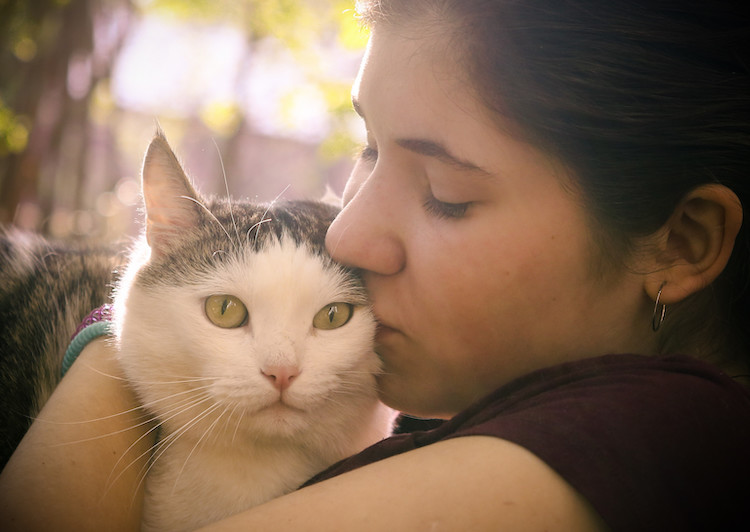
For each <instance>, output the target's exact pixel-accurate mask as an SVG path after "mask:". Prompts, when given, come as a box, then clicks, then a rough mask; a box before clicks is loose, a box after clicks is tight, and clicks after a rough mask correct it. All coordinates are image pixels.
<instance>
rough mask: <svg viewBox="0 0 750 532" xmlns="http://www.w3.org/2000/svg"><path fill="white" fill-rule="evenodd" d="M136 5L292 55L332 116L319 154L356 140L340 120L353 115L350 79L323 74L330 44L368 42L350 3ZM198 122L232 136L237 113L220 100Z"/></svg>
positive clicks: (289, 100)
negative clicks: (225, 27)
mask: <svg viewBox="0 0 750 532" xmlns="http://www.w3.org/2000/svg"><path fill="white" fill-rule="evenodd" d="M138 5H139V6H140V8H141V9H142V10H144V11H146V12H148V13H154V14H158V15H160V16H164V17H172V18H178V19H182V20H200V21H202V22H206V21H209V22H215V23H217V24H219V23H221V24H231V25H233V26H235V27H239V28H240V29H241V30H243V31H244V32H245V34H246V35H247V38H248V41H249V42H255V41H258V40H261V39H264V40H267V41H268V40H270V41H271V42H275V43H276V44H277V45H278V46H279V47H280V48H283V49H286V50H288V51H290V52H291V53H292V54H293V56H294V57H295V59H296V62H297V64H298V66H299V68H300V70H301V71H302V72H303V73H304V74H305V76H306V77H307V79H308V85H309V86H311V87H313V88H314V89H316V90H317V91H318V93H320V94H321V95H322V97H323V99H324V100H325V102H326V104H327V107H328V110H329V112H330V113H331V117H332V118H331V124H332V130H331V133H330V136H329V138H327V139H325V140H324V142H323V144H322V146H321V150H320V153H321V155H322V156H323V157H324V158H326V159H328V158H335V157H341V156H342V155H349V154H350V153H351V152H352V150H353V149H354V146H355V141H354V139H353V138H352V136H351V133H350V132H349V129H348V128H347V126H346V124H347V121H346V120H345V119H344V117H345V116H346V115H347V114H350V113H351V102H350V87H351V80H345V81H342V80H331V79H328V78H327V77H326V75H325V74H324V72H325V65H326V63H327V62H328V61H329V60H330V57H329V56H328V54H329V53H330V46H331V45H335V46H338V47H339V48H341V49H343V50H348V51H361V50H363V49H364V46H365V44H366V42H367V32H366V31H365V30H364V29H363V28H362V27H361V25H360V23H359V21H358V20H357V19H356V18H355V15H354V0H140V1H139V2H138ZM308 90H309V89H308ZM300 96H301V93H300V91H292V92H291V93H289V94H286V95H283V98H282V102H283V106H284V108H285V113H288V114H291V113H293V112H294V109H295V103H296V102H297V101H298V100H297V98H298V97H300ZM201 118H202V119H203V120H204V122H205V123H206V125H208V126H209V127H211V128H212V129H213V130H214V131H216V132H217V133H220V134H224V135H230V134H232V133H233V132H234V131H235V130H236V127H237V125H238V118H239V115H238V109H237V107H236V106H235V105H233V104H232V102H221V103H217V104H216V105H211V106H210V107H209V108H207V109H205V110H204V112H203V113H202V117H201Z"/></svg>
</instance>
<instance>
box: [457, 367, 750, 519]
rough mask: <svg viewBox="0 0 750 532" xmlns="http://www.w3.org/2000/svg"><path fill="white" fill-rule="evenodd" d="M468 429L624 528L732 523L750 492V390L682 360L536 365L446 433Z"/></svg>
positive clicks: (710, 369) (715, 371) (739, 516)
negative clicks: (531, 458) (520, 455)
mask: <svg viewBox="0 0 750 532" xmlns="http://www.w3.org/2000/svg"><path fill="white" fill-rule="evenodd" d="M470 435H486V436H495V437H498V438H503V439H506V440H509V441H512V442H514V443H516V444H518V445H520V446H522V447H523V448H525V449H527V450H529V451H530V452H532V453H534V454H535V455H536V456H538V457H539V458H540V459H541V460H543V461H544V462H545V463H546V464H547V465H549V466H550V467H551V468H553V469H554V470H555V471H557V472H558V473H559V474H560V475H561V476H562V477H563V478H565V479H566V481H568V482H569V483H570V484H571V485H572V486H573V487H574V488H575V489H576V490H578V491H579V492H580V493H581V494H582V495H583V496H584V497H585V498H586V499H587V500H588V501H590V502H591V503H592V505H593V506H594V508H596V509H597V511H598V512H599V513H600V514H601V515H602V516H604V517H605V520H607V522H608V523H609V524H611V525H617V526H621V527H622V528H624V529H639V530H643V529H666V528H670V527H674V526H675V524H676V523H683V524H684V526H686V527H691V526H695V525H696V523H706V524H708V523H711V522H714V523H716V522H719V521H717V519H719V517H717V516H722V518H725V519H727V525H728V526H729V525H733V524H735V523H734V521H735V520H736V519H742V518H743V517H742V514H743V512H741V508H743V507H744V502H743V501H744V500H746V499H747V497H750V492H749V491H748V487H747V483H746V479H747V478H748V477H749V476H750V461H748V459H747V457H746V450H747V449H748V448H749V446H750V395H749V394H748V391H747V389H746V388H744V387H743V386H741V385H740V384H737V383H736V382H735V381H734V379H733V378H732V377H731V376H729V375H726V374H725V373H723V372H722V371H721V370H719V369H718V368H715V367H714V366H712V365H710V364H706V363H705V362H702V361H699V360H695V359H692V358H689V357H685V356H665V357H646V356H637V355H611V356H605V357H598V358H594V359H586V360H582V361H578V362H573V363H569V364H563V365H560V366H557V367H553V368H548V369H545V370H542V371H539V372H535V373H534V374H530V375H528V376H526V377H524V378H522V379H519V380H518V381H516V382H514V383H510V384H509V385H508V386H506V387H503V388H501V389H499V390H497V391H496V392H495V393H494V394H492V395H491V396H490V397H488V398H486V399H485V400H484V401H483V403H482V404H481V405H479V406H478V407H476V408H475V411H474V412H473V413H472V414H471V415H469V416H467V419H465V420H464V422H463V424H462V426H460V427H457V428H456V430H455V431H454V432H453V433H452V434H451V435H450V436H448V437H451V438H453V437H458V436H470ZM634 508H638V509H639V510H638V511H637V512H634V511H633V509H634ZM644 519H646V520H647V522H648V523H649V524H648V526H646V527H645V528H644ZM617 526H615V528H616V527H617ZM677 528H680V527H679V526H678V527H677Z"/></svg>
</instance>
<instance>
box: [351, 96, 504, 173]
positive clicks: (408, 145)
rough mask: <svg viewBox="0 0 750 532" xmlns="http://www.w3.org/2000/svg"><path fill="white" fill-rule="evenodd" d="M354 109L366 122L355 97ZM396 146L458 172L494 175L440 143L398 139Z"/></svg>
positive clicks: (353, 101)
mask: <svg viewBox="0 0 750 532" xmlns="http://www.w3.org/2000/svg"><path fill="white" fill-rule="evenodd" d="M352 107H353V108H354V111H355V112H356V113H357V114H358V115H359V116H360V117H361V118H362V119H363V120H364V118H365V113H364V111H363V110H362V106H361V105H360V103H359V101H358V100H357V99H356V98H354V97H352ZM396 144H398V145H399V146H401V147H402V148H404V149H406V150H409V151H411V152H414V153H418V154H420V155H426V156H427V157H432V158H434V159H437V160H438V161H440V162H441V163H443V164H446V165H448V166H452V167H453V168H456V169H458V170H462V171H468V172H472V173H475V174H478V175H481V176H483V177H489V176H491V175H492V174H491V173H490V172H488V171H487V170H484V169H483V168H481V167H479V166H477V165H476V164H474V163H472V162H469V161H466V160H464V159H461V158H459V157H456V156H455V155H453V154H451V153H450V151H448V149H447V148H446V147H445V146H443V145H442V144H440V143H439V142H435V141H432V140H426V139H398V140H396Z"/></svg>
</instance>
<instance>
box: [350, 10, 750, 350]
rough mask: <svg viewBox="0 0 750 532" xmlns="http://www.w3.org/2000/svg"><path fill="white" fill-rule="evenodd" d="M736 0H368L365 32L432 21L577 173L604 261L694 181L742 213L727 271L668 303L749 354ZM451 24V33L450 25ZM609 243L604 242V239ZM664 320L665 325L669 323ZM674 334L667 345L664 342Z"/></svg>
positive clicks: (683, 325)
mask: <svg viewBox="0 0 750 532" xmlns="http://www.w3.org/2000/svg"><path fill="white" fill-rule="evenodd" d="M744 4H745V3H744V2H739V1H736V0H714V1H708V0H606V1H602V0H372V1H366V2H361V3H360V5H359V6H358V12H359V13H360V14H361V16H362V17H363V19H364V20H365V22H366V23H367V24H373V25H375V26H377V25H378V24H383V23H384V24H389V25H397V26H399V25H400V26H403V27H404V28H407V27H411V28H414V27H415V26H414V25H413V23H414V22H417V23H419V24H421V26H422V27H429V24H432V25H435V26H441V27H442V29H443V35H449V36H450V37H449V38H448V40H446V41H445V42H446V43H448V44H447V45H449V46H450V47H451V49H453V50H454V51H455V53H456V55H455V56H454V57H456V58H457V59H458V60H459V61H460V64H461V66H462V67H463V69H464V72H465V74H466V75H468V77H469V79H470V81H471V85H472V86H473V88H474V90H475V91H476V93H477V94H478V96H479V98H480V99H481V100H482V102H483V103H484V105H485V106H486V107H487V108H488V109H489V110H490V111H491V112H494V113H496V114H497V115H498V116H499V117H502V118H503V119H505V120H507V119H511V121H512V122H513V123H515V124H517V125H518V126H519V127H520V129H521V134H522V135H523V136H525V139H526V140H528V141H529V142H531V143H532V144H534V145H536V146H538V147H539V148H541V149H543V150H544V151H546V152H547V153H551V154H552V155H554V156H555V157H557V158H558V159H559V160H560V161H562V162H563V163H564V164H565V165H566V166H567V167H568V168H569V169H570V170H571V171H572V173H573V175H575V176H576V181H577V182H578V183H579V184H580V188H581V190H582V192H583V195H584V198H585V200H586V202H587V206H588V210H589V212H590V213H591V215H592V216H593V218H594V219H595V220H596V222H597V223H598V225H599V226H601V227H603V228H605V229H604V233H605V235H606V237H605V238H600V240H601V242H600V243H601V244H602V246H601V247H602V248H603V249H605V250H606V251H607V255H608V256H609V257H611V258H616V259H618V260H620V259H622V258H623V257H624V256H626V253H627V252H628V251H630V250H631V247H632V246H631V245H632V243H633V242H634V240H635V239H636V238H637V237H639V236H645V235H649V234H652V233H653V232H654V231H656V230H658V229H659V228H660V227H662V226H663V225H664V224H665V223H666V221H667V219H668V218H669V216H670V215H671V214H672V213H673V211H674V209H675V207H676V206H677V205H678V203H679V202H680V200H681V199H682V198H683V197H684V196H685V195H686V194H687V193H688V192H690V191H691V190H692V189H694V188H695V187H697V186H699V185H702V184H706V183H719V184H723V185H725V186H727V187H728V188H730V189H732V190H733V191H734V192H735V194H737V196H738V197H739V198H740V201H741V202H742V204H743V206H745V208H744V211H745V220H746V223H745V224H744V225H743V228H742V229H741V231H740V234H739V236H738V239H737V242H736V245H735V250H734V252H733V255H732V258H731V260H730V263H729V265H728V267H727V268H726V270H725V272H724V273H723V274H722V276H721V278H720V279H719V280H717V282H715V283H714V284H713V285H712V286H711V287H710V288H709V289H707V290H704V291H702V292H701V293H699V294H696V295H695V296H693V297H691V298H688V299H687V300H686V301H684V302H683V303H681V304H680V305H678V307H680V308H679V309H677V308H675V309H671V310H670V314H671V320H670V321H672V327H673V330H674V329H675V328H677V327H679V329H680V331H681V332H680V334H679V335H670V334H668V333H664V334H663V337H664V338H670V337H673V336H679V337H681V338H683V341H682V342H683V343H680V341H678V343H677V344H672V345H665V346H663V350H675V349H680V348H681V347H682V346H683V345H685V344H686V343H687V341H692V340H694V339H695V335H692V336H691V335H689V334H688V335H685V334H683V333H684V331H685V330H689V331H697V330H699V329H700V330H701V335H702V337H703V338H704V342H705V341H706V340H705V337H706V335H710V336H709V338H708V343H709V344H710V345H713V346H714V347H717V346H718V347H719V349H720V350H722V351H725V352H735V353H736V352H742V353H743V354H747V353H748V352H750V349H748V348H749V347H750V343H749V342H748V338H750V297H749V295H750V294H749V293H748V282H749V281H750V279H749V277H748V275H749V274H748V267H749V256H750V239H749V234H748V229H747V225H748V222H750V218H748V217H747V212H748V211H747V206H750V23H749V22H748V14H747V13H748V12H749V11H750V10H748V9H747V6H745V5H744ZM446 30H447V31H446ZM605 243H607V244H605ZM666 325H667V323H665V326H666ZM669 341H670V340H667V342H669Z"/></svg>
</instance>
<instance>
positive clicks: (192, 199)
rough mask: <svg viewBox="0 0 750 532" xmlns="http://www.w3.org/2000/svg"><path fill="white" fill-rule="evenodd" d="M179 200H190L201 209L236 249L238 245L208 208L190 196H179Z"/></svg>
mask: <svg viewBox="0 0 750 532" xmlns="http://www.w3.org/2000/svg"><path fill="white" fill-rule="evenodd" d="M180 198H182V199H186V200H190V201H192V202H193V203H195V204H196V205H198V206H199V207H200V208H201V209H203V210H204V211H205V212H206V214H208V215H209V216H210V217H211V219H212V220H213V221H215V222H216V224H217V225H218V226H219V227H220V228H221V230H222V231H224V234H225V235H227V238H228V239H229V242H230V243H231V244H232V245H233V246H234V247H235V249H236V248H237V245H238V244H237V243H235V241H234V240H232V237H231V235H230V234H229V231H227V229H226V228H225V227H224V225H223V224H222V223H221V221H219V219H218V218H217V217H216V215H215V214H214V213H212V212H211V209H209V208H208V207H206V206H205V205H204V204H203V203H202V202H200V201H198V200H197V199H195V198H191V197H190V196H180Z"/></svg>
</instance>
